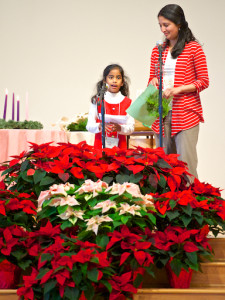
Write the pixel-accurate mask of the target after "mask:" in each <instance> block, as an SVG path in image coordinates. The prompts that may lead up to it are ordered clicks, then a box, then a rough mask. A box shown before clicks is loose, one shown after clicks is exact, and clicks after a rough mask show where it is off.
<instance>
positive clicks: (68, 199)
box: [60, 195, 80, 206]
mask: <svg viewBox="0 0 225 300" xmlns="http://www.w3.org/2000/svg"><path fill="white" fill-rule="evenodd" d="M60 205H61V206H63V205H69V206H75V205H80V203H79V202H78V201H77V199H76V198H75V196H70V195H68V196H67V197H65V198H61V201H60Z"/></svg>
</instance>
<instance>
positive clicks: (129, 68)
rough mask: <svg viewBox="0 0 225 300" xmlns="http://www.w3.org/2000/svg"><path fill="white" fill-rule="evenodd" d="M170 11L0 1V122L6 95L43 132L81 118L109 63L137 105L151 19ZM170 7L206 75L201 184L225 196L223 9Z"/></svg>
mask: <svg viewBox="0 0 225 300" xmlns="http://www.w3.org/2000/svg"><path fill="white" fill-rule="evenodd" d="M168 3H171V2H168V1H163V0H157V1H152V0H113V1H105V0H96V1H92V0H82V1H81V0H0V41H1V47H0V114H2V111H3V106H4V91H5V88H8V90H9V99H10V101H11V97H12V92H15V93H16V95H20V98H21V102H22V103H21V118H22V119H24V118H25V94H26V91H28V93H29V106H30V119H32V120H38V121H41V122H42V123H43V124H44V126H45V128H51V124H52V123H54V122H56V121H57V120H58V119H59V118H60V117H61V116H68V117H72V116H73V114H76V113H79V112H87V111H88V108H89V102H90V96H91V95H92V94H93V91H94V88H95V84H96V82H97V81H98V80H99V79H100V77H101V74H102V71H103V69H104V68H105V67H106V66H107V65H108V64H110V63H119V64H121V65H122V66H123V67H124V69H125V71H126V72H127V74H128V76H129V77H130V79H131V86H130V89H131V98H132V99H135V97H136V92H137V90H139V89H144V88H145V87H146V84H147V80H148V74H149V62H150V53H151V49H152V48H153V46H154V45H155V42H156V41H157V40H159V39H162V34H161V32H160V30H159V26H158V21H157V17H156V16H157V13H158V11H159V10H160V9H161V8H162V7H163V6H164V5H166V4H168ZM176 3H177V4H179V5H181V6H182V7H183V9H184V12H185V15H186V19H187V21H188V22H189V26H190V28H191V29H192V31H193V33H194V34H195V35H196V37H197V38H198V39H199V41H200V42H201V43H202V44H203V48H204V51H205V53H206V55H207V61H208V68H209V75H210V88H209V89H207V90H205V91H203V92H202V93H201V97H202V104H203V109H204V116H205V123H204V124H202V125H201V130H200V138H199V144H198V154H199V176H200V180H201V181H207V182H209V183H211V184H213V185H214V186H216V187H221V188H225V160H224V148H225V133H224V118H225V116H224V110H225V104H224V92H223V86H224V80H225V56H224V47H225V38H224V29H225V26H224V10H225V1H224V0H215V1H211V0H198V1H196V0H188V1H187V0H177V1H176ZM0 117H1V116H0ZM10 117H11V107H10V106H8V114H7V118H10ZM223 197H225V193H224V192H223Z"/></svg>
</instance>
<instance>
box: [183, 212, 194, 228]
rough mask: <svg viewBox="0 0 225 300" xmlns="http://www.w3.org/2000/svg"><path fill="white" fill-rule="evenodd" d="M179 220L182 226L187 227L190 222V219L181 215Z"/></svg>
mask: <svg viewBox="0 0 225 300" xmlns="http://www.w3.org/2000/svg"><path fill="white" fill-rule="evenodd" d="M181 220H182V222H183V223H184V226H185V227H187V226H188V224H189V223H190V222H191V221H192V217H190V216H187V215H182V216H181Z"/></svg>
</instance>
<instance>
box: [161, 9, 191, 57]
mask: <svg viewBox="0 0 225 300" xmlns="http://www.w3.org/2000/svg"><path fill="white" fill-rule="evenodd" d="M159 16H162V17H164V18H166V19H168V20H170V21H171V22H173V23H174V24H176V25H179V26H180V27H179V33H178V40H177V42H176V44H175V46H174V47H173V49H172V52H171V55H172V57H173V58H177V57H178V56H179V55H180V54H181V53H182V51H183V50H184V47H185V44H186V43H189V42H190V41H196V38H195V37H194V35H193V33H192V32H191V29H190V28H189V27H188V22H187V21H186V19H185V15H184V11H183V9H182V8H181V7H180V6H179V5H177V4H168V5H166V6H164V7H163V8H162V9H161V10H160V12H159V13H158V17H159ZM167 45H169V40H167V39H166V45H165V47H166V46H167Z"/></svg>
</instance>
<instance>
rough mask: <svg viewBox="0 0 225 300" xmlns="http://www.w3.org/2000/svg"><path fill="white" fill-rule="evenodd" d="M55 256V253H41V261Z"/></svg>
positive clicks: (49, 259)
mask: <svg viewBox="0 0 225 300" xmlns="http://www.w3.org/2000/svg"><path fill="white" fill-rule="evenodd" d="M53 256H54V255H53V254H50V253H43V254H42V255H41V262H43V261H51V259H52V257H53Z"/></svg>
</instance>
